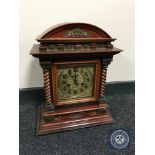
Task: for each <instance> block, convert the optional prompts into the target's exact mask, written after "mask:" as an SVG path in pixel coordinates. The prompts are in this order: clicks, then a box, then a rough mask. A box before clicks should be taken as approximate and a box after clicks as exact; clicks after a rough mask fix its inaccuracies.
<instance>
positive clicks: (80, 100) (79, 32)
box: [30, 23, 122, 135]
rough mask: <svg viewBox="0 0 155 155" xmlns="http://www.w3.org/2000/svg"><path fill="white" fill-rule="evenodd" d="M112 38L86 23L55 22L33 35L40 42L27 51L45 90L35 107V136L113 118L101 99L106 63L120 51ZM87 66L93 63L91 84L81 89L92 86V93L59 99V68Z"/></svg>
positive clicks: (102, 96)
mask: <svg viewBox="0 0 155 155" xmlns="http://www.w3.org/2000/svg"><path fill="white" fill-rule="evenodd" d="M114 40H116V39H114V38H111V37H110V35H109V34H107V33H106V32H105V31H104V30H102V29H100V28H98V27H96V26H94V25H91V24H86V23H67V24H62V25H58V26H55V27H52V28H50V29H48V30H47V31H45V32H44V33H43V34H42V35H40V36H39V37H38V38H37V41H39V42H40V44H35V45H34V46H33V47H32V50H31V52H30V54H31V55H33V56H34V57H37V58H39V61H40V65H41V67H42V69H43V79H44V93H45V102H44V103H43V104H42V105H41V106H40V107H39V108H38V121H37V135H44V134H48V133H53V132H58V131H65V130H71V129H76V128H79V127H80V128H81V127H88V126H92V125H99V124H106V123H112V122H113V121H114V119H113V118H112V116H111V114H110V113H109V109H108V103H107V101H106V98H105V97H106V94H105V88H106V74H107V68H108V65H109V64H110V63H111V61H112V59H113V55H115V54H118V53H120V52H121V51H122V50H120V49H118V48H115V47H113V45H112V44H111V42H112V41H114ZM90 65H92V66H94V72H93V73H92V77H93V79H92V80H91V81H92V85H89V84H88V86H87V87H86V89H85V90H84V91H85V92H86V91H87V90H88V89H90V87H92V94H91V93H90V94H88V95H85V94H84V93H81V94H82V97H75V98H73V96H71V95H70V97H69V98H65V96H64V97H62V98H60V91H59V90H60V88H59V87H61V84H60V79H61V78H59V75H60V74H59V72H60V71H61V70H60V68H63V69H64V70H63V71H61V72H65V71H66V70H65V69H66V68H65V67H72V68H74V69H75V68H78V67H79V66H83V67H84V68H88V66H90ZM78 74H79V75H80V73H78ZM80 76H82V75H80ZM84 78H85V77H83V79H84ZM72 81H75V82H76V83H77V81H78V80H72ZM64 83H65V81H64ZM65 91H66V90H65ZM76 93H77V92H76ZM66 96H67V95H66ZM68 96H69V95H68Z"/></svg>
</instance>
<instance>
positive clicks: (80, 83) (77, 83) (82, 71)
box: [57, 64, 95, 102]
mask: <svg viewBox="0 0 155 155" xmlns="http://www.w3.org/2000/svg"><path fill="white" fill-rule="evenodd" d="M94 72H95V65H93V64H92V65H83V66H74V65H73V66H72V67H69V66H67V65H66V66H63V67H60V68H58V72H57V73H58V95H59V97H58V100H59V102H63V101H68V100H74V99H80V98H88V97H92V96H93V86H94Z"/></svg>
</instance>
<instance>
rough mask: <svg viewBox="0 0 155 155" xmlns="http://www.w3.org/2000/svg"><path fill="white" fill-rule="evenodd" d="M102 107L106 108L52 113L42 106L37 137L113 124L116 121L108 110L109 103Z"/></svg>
mask: <svg viewBox="0 0 155 155" xmlns="http://www.w3.org/2000/svg"><path fill="white" fill-rule="evenodd" d="M102 105H105V106H104V108H103V106H102V108H101V107H99V106H98V105H97V104H95V105H92V106H90V105H89V106H86V107H83V108H81V109H80V108H77V109H76V110H75V108H70V109H67V110H66V111H65V110H55V111H53V112H51V113H47V112H45V111H44V109H43V106H42V105H41V106H40V107H39V108H38V120H37V133H36V135H45V134H49V133H54V132H60V131H66V130H73V129H77V128H84V127H90V126H95V125H101V124H107V123H113V122H114V119H113V118H112V116H111V114H110V113H109V112H108V110H107V108H108V105H107V103H105V104H104V103H102Z"/></svg>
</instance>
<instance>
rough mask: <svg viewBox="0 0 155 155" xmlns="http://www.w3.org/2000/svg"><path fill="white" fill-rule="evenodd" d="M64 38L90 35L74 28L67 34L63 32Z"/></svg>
mask: <svg viewBox="0 0 155 155" xmlns="http://www.w3.org/2000/svg"><path fill="white" fill-rule="evenodd" d="M64 36H65V37H75V38H77V37H90V34H89V33H88V32H86V31H84V30H82V29H80V28H74V29H73V30H71V31H69V32H65V34H64Z"/></svg>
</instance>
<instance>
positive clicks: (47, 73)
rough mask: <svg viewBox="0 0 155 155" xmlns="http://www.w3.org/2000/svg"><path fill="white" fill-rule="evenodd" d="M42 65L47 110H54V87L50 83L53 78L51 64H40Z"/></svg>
mask: <svg viewBox="0 0 155 155" xmlns="http://www.w3.org/2000/svg"><path fill="white" fill-rule="evenodd" d="M40 65H41V67H42V69H43V78H44V94H45V104H44V108H45V109H49V108H50V109H54V106H53V103H52V95H51V92H52V86H51V83H50V78H51V75H50V74H51V72H50V69H51V62H40Z"/></svg>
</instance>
